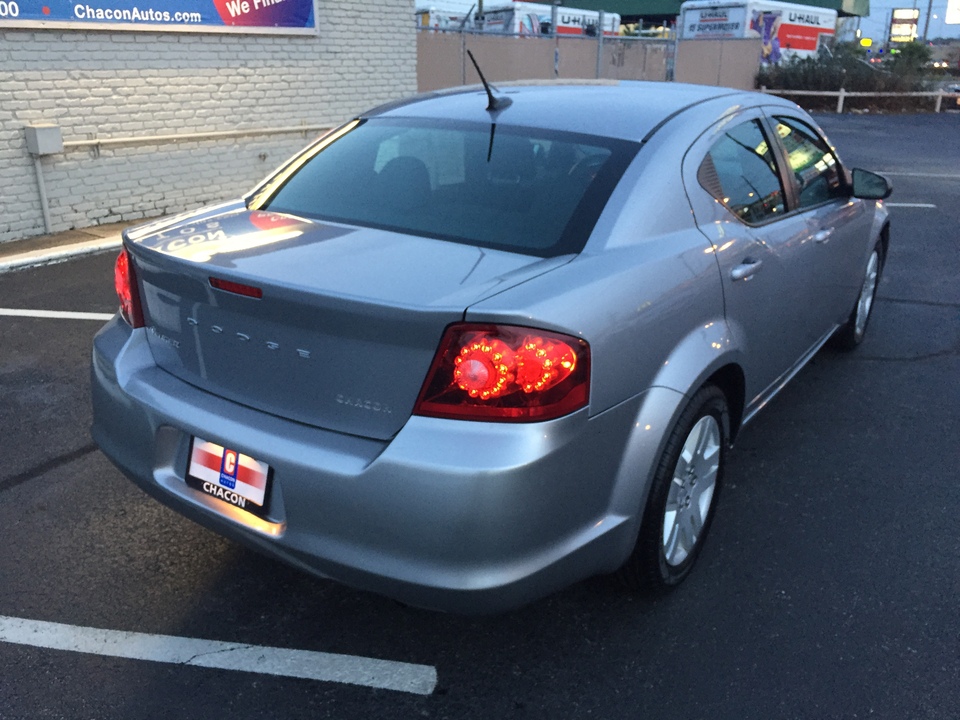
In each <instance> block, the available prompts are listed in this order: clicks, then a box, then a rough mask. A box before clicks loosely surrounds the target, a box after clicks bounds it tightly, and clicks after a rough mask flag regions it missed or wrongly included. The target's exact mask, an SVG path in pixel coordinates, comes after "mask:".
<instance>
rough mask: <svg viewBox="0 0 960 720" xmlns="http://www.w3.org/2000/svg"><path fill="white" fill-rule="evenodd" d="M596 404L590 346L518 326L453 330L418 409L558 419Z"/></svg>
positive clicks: (459, 415) (465, 416)
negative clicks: (591, 375)
mask: <svg viewBox="0 0 960 720" xmlns="http://www.w3.org/2000/svg"><path fill="white" fill-rule="evenodd" d="M589 399H590V347H589V345H587V343H586V342H584V341H583V340H581V339H579V338H575V337H571V336H569V335H561V334H559V333H553V332H544V331H542V330H535V329H533V328H526V327H518V326H515V325H475V324H470V323H458V324H456V325H451V326H450V327H448V328H447V330H446V332H445V333H444V335H443V339H442V340H441V341H440V348H439V349H438V350H437V354H436V356H435V357H434V359H433V364H432V365H431V366H430V371H429V372H428V373H427V379H426V381H425V382H424V384H423V389H422V390H421V391H420V397H419V398H418V399H417V404H416V407H415V408H414V414H415V415H426V416H430V417H444V418H453V419H457V420H493V421H505V422H533V421H537V420H552V419H553V418H558V417H560V416H562V415H566V414H568V413H571V412H573V411H574V410H579V409H580V408H582V407H584V406H586V404H587V402H588V401H589Z"/></svg>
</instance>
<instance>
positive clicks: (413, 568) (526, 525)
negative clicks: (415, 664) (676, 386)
mask: <svg viewBox="0 0 960 720" xmlns="http://www.w3.org/2000/svg"><path fill="white" fill-rule="evenodd" d="M92 393H93V416H94V422H93V435H94V438H95V440H96V441H97V443H98V444H99V445H100V447H101V448H102V450H103V452H104V453H105V454H106V455H107V456H108V457H109V458H110V459H111V460H112V461H113V462H114V463H115V464H116V465H117V466H118V467H119V468H120V469H121V470H122V471H123V472H124V473H125V474H126V475H128V476H129V477H130V478H131V479H132V480H133V481H134V482H136V483H137V484H138V485H139V486H140V487H142V488H143V489H144V490H146V491H147V492H149V493H150V494H151V495H153V496H154V497H156V498H157V499H159V500H161V501H162V502H164V503H165V504H167V505H169V506H171V507H173V508H174V509H176V510H177V511H179V512H181V513H182V514H184V515H186V516H187V517H190V518H191V519H193V520H195V521H197V522H199V523H201V524H203V525H205V526H207V527H210V528H211V529H213V530H215V531H217V532H219V533H221V534H223V535H225V536H228V537H231V538H234V539H236V540H239V541H242V542H244V543H246V544H248V545H251V546H253V547H255V548H257V549H259V550H261V551H263V552H265V553H267V554H269V555H272V556H275V557H277V558H280V559H282V560H285V561H286V562H288V563H291V564H293V565H295V566H297V567H300V568H302V569H305V570H307V571H310V572H313V573H315V574H319V575H322V576H325V577H330V578H333V579H335V580H338V581H340V582H343V583H345V584H347V585H351V586H354V587H358V588H361V589H366V590H371V591H374V592H377V593H381V594H384V595H388V596H391V597H394V598H396V599H398V600H401V601H403V602H406V603H409V604H412V605H417V606H421V607H428V608H433V609H439V610H446V611H453V612H500V611H504V610H507V609H510V608H513V607H516V606H519V605H522V604H524V603H527V602H530V601H532V600H534V599H536V598H539V597H542V596H545V595H547V594H549V593H550V592H553V591H554V590H557V589H559V588H561V587H564V586H566V585H569V584H571V583H573V582H576V581H577V580H580V579H583V578H585V577H588V576H591V575H594V574H597V573H601V572H608V571H612V570H614V569H615V568H616V567H618V566H619V565H620V564H621V563H622V561H623V560H624V559H625V558H626V556H627V555H628V553H629V552H630V549H631V548H632V545H633V542H634V540H635V538H636V533H637V530H638V526H639V520H638V515H639V514H640V509H641V508H642V503H643V500H644V498H645V497H646V488H647V483H648V481H649V473H648V472H647V469H648V468H649V467H652V466H653V464H654V463H653V459H655V458H656V457H657V456H658V454H659V436H660V433H649V432H647V433H643V434H642V435H646V436H652V435H657V438H648V439H644V438H643V436H642V435H641V436H638V435H637V433H636V431H635V427H636V426H637V425H636V424H637V421H638V419H643V421H644V422H646V423H649V422H655V423H656V424H657V425H656V426H658V427H660V428H662V427H668V425H666V423H668V422H670V420H671V419H672V417H673V414H674V412H675V410H676V408H677V407H678V406H679V403H680V401H681V400H682V396H680V395H679V394H677V393H674V392H673V391H669V390H661V389H654V390H651V391H648V392H647V393H645V394H644V395H643V396H641V397H639V398H635V399H633V400H631V401H629V402H626V403H623V404H622V405H620V406H617V407H616V408H614V409H612V410H610V411H608V412H605V413H602V414H600V415H598V416H595V417H593V418H589V417H588V415H587V411H586V410H584V411H581V412H579V413H575V414H573V415H570V416H567V417H564V418H560V419H558V420H555V421H551V422H544V423H531V424H497V423H476V422H463V421H450V420H441V419H436V418H423V417H411V418H410V419H409V421H408V422H407V423H406V424H405V425H404V427H403V428H402V429H401V430H400V432H399V433H398V434H397V435H396V436H395V437H394V438H393V439H392V440H389V441H377V440H369V439H364V438H358V437H354V436H350V435H345V434H341V433H335V432H330V431H326V430H322V429H319V428H315V427H310V426H307V425H303V424H300V423H295V422H290V421H287V420H283V419H281V418H278V417H275V416H271V415H267V414H265V413H262V412H259V411H255V410H252V409H250V408H247V407H245V406H242V405H239V404H236V403H233V402H230V401H227V400H224V399H222V398H219V397H216V396H213V395H210V394H209V393H206V392H203V391H201V390H198V389H196V388H194V387H193V386H191V385H188V384H186V383H184V382H182V381H180V380H178V379H176V378H174V377H173V376H171V375H169V374H168V373H166V372H164V371H162V370H160V369H159V368H158V367H156V365H155V363H154V361H153V357H152V355H151V352H150V349H149V347H148V345H147V341H146V337H145V331H144V330H131V329H130V328H129V327H128V326H126V325H125V324H124V323H123V322H122V321H119V320H114V321H111V322H110V323H109V324H108V325H107V326H105V327H104V328H103V329H102V330H101V331H100V333H99V334H98V335H97V337H96V339H95V341H94V349H93V367H92ZM648 427H649V424H648ZM192 436H200V437H202V438H204V439H206V440H210V441H212V442H216V443H219V444H223V445H228V446H230V447H232V448H235V449H237V450H239V451H240V452H243V453H246V454H248V455H251V456H252V457H255V458H256V459H258V460H260V461H262V462H266V463H268V464H269V465H270V466H271V467H272V468H273V481H272V485H271V489H270V503H269V508H270V510H269V514H268V516H267V518H266V520H261V519H259V518H257V517H255V516H253V515H251V514H249V513H246V512H244V511H243V510H239V509H237V508H234V507H233V506H231V505H228V504H227V503H224V502H222V501H220V500H217V499H215V498H213V497H210V496H208V495H206V494H204V493H201V492H199V491H196V490H193V489H192V488H190V487H188V486H187V485H186V483H185V482H184V475H185V473H186V467H187V461H188V457H187V456H188V449H189V445H190V439H191V437H192ZM638 437H639V439H638ZM625 457H626V458H628V462H627V463H626V464H625V463H624V458H625ZM627 465H629V467H627ZM636 468H641V470H640V471H639V472H638V471H637V469H636Z"/></svg>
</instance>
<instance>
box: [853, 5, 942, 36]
mask: <svg viewBox="0 0 960 720" xmlns="http://www.w3.org/2000/svg"><path fill="white" fill-rule="evenodd" d="M928 2H929V0H870V15H869V16H868V17H865V18H863V19H862V20H861V21H860V31H861V32H862V34H863V37H868V38H872V39H873V41H874V42H877V43H879V42H882V41H883V40H884V38H885V37H886V33H887V24H888V23H889V22H890V11H891V10H892V9H893V8H917V9H918V10H919V11H920V20H919V24H918V26H917V34H918V35H921V36H922V35H923V24H924V22H925V21H926V17H927V3H928ZM946 12H947V0H933V10H932V11H931V13H930V29H929V30H928V31H927V38H928V39H931V40H932V39H933V38H935V37H949V38H960V25H947V24H946V23H944V21H943V20H944V16H945V15H946Z"/></svg>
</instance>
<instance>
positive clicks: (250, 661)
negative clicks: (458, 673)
mask: <svg viewBox="0 0 960 720" xmlns="http://www.w3.org/2000/svg"><path fill="white" fill-rule="evenodd" d="M0 641H2V642H8V643H14V644H17V645H29V646H31V647H41V648H49V649H52V650H67V651H70V652H81V653H89V654H93V655H105V656H107V657H118V658H128V659H132V660H149V661H152V662H162V663H172V664H175V665H190V666H195V667H205V668H217V669H221V670H240V671H242V672H253V673H261V674H265V675H279V676H282V677H293V678H304V679H307V680H323V681H326V682H336V683H345V684H348V685H361V686H363V687H371V688H378V689H381V690H397V691H399V692H406V693H413V694H416V695H430V694H431V693H432V692H433V690H434V688H435V687H436V686H437V670H436V668H434V667H432V666H430V665H413V664H410V663H403V662H394V661H392V660H375V659H372V658H363V657H355V656H353V655H334V654H331V653H323V652H313V651H310V650H288V649H284V648H274V647H264V646H260V645H243V644H241V643H228V642H217V641H214V640H198V639H195V638H182V637H175V636H172V635H148V634H146V633H135V632H123V631H119V630H100V629H97V628H89V627H78V626H75V625H63V624H61V623H54V622H43V621H39V620H23V619H21V618H14V617H7V616H4V615H0Z"/></svg>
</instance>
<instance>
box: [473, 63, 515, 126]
mask: <svg viewBox="0 0 960 720" xmlns="http://www.w3.org/2000/svg"><path fill="white" fill-rule="evenodd" d="M467 55H469V56H470V62H472V63H473V66H474V67H475V68H476V69H477V75H479V76H480V82H482V83H483V89H484V90H486V91H487V100H488V102H487V112H496V111H498V110H503V109H505V108H508V107H510V105H512V104H513V100H511V99H510V98H508V97H496V96H494V94H493V91H491V90H490V83H488V82H487V79H486V78H485V77H484V76H483V73H482V72H480V66H479V65H477V60H476V58H474V57H473V53H472V52H470V51H469V50H467Z"/></svg>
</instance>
